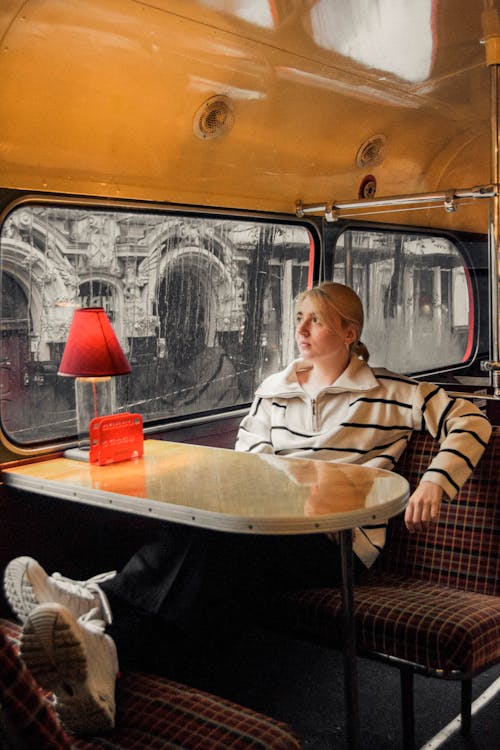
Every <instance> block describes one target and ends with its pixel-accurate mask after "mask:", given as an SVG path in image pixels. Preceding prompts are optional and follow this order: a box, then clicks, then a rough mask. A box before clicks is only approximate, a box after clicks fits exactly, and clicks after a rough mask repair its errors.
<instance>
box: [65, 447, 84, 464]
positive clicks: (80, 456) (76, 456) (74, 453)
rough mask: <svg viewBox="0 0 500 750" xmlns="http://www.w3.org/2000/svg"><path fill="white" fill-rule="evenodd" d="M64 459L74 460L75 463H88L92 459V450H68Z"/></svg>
mask: <svg viewBox="0 0 500 750" xmlns="http://www.w3.org/2000/svg"><path fill="white" fill-rule="evenodd" d="M64 458H72V459H73V460H74V461H87V463H88V462H89V459H90V449H88V448H86V449H85V448H68V450H67V451H64Z"/></svg>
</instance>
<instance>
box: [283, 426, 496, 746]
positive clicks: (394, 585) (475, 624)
mask: <svg viewBox="0 0 500 750" xmlns="http://www.w3.org/2000/svg"><path fill="white" fill-rule="evenodd" d="M437 449H438V444H437V443H436V442H435V441H434V440H433V439H432V438H431V437H430V436H429V435H426V434H424V433H416V434H414V435H413V436H412V439H411V440H410V443H409V445H408V448H407V449H406V451H405V453H404V454H403V456H402V458H401V460H400V462H399V464H398V466H397V467H396V471H398V472H399V473H401V474H403V475H404V476H405V477H406V478H407V479H408V480H409V482H410V486H411V491H413V490H414V489H415V487H416V485H417V483H418V481H419V479H420V477H421V475H422V473H423V471H424V469H425V467H426V466H427V465H428V464H429V463H430V460H431V456H432V455H433V454H434V453H435V451H436V450H437ZM499 467H500V431H499V429H498V428H496V429H495V430H494V434H493V436H492V438H491V441H490V443H489V445H488V447H487V449H486V451H485V453H484V455H483V457H482V459H481V461H480V462H479V464H478V466H477V467H476V469H475V471H474V472H473V474H472V476H471V478H470V479H469V481H468V482H467V483H466V484H465V485H464V486H463V488H462V490H461V491H460V493H459V494H458V495H457V497H456V498H455V499H454V500H453V501H452V502H451V503H448V504H443V506H442V510H441V515H440V519H439V523H438V524H437V525H436V527H435V528H434V529H432V530H430V531H428V532H426V533H420V534H409V533H408V532H407V531H406V528H405V525H404V521H403V517H402V516H399V517H397V518H396V519H393V520H392V521H391V522H390V524H389V535H388V541H387V545H386V548H385V550H384V553H383V554H382V556H381V558H380V560H379V561H377V564H376V566H375V567H374V569H372V571H370V572H369V573H368V574H367V576H366V577H365V579H364V580H363V581H362V583H360V584H359V585H357V586H356V587H355V591H354V605H355V622H356V640H357V646H358V649H359V651H360V652H362V653H364V654H366V655H368V656H374V657H377V658H382V659H385V658H387V659H388V658H390V659H391V660H394V659H395V660H401V661H400V663H399V666H400V667H401V669H402V672H401V674H402V677H403V678H404V679H405V680H406V681H407V683H406V685H405V686H404V689H405V691H407V690H408V687H409V682H410V683H411V680H412V676H413V670H415V671H420V672H425V673H427V674H431V675H432V674H436V675H437V673H438V670H442V672H440V673H439V676H440V677H445V678H446V677H450V678H455V679H456V678H458V679H462V680H463V683H462V684H463V685H464V686H465V688H464V690H465V691H466V692H465V694H466V695H467V696H468V697H470V678H471V677H472V676H473V675H475V674H478V673H479V672H481V671H483V670H484V669H486V668H487V667H489V666H491V665H493V664H495V663H496V662H498V661H499V660H500V596H499V595H500V583H499V578H500V576H499V573H500V569H499V566H500V563H499V546H500V493H499ZM279 622H280V624H281V625H283V626H284V627H286V629H287V630H290V628H291V629H292V631H294V632H295V633H297V634H300V635H303V636H306V637H308V638H310V639H313V640H318V641H320V642H322V643H326V644H330V645H333V646H338V645H339V644H340V642H341V632H342V630H341V628H342V624H341V601H340V592H339V591H338V590H336V589H310V590H303V591H295V592H291V593H290V594H288V595H287V596H286V597H285V599H284V602H283V608H282V609H281V608H280V612H279ZM410 687H411V684H410ZM410 692H411V690H410ZM466 703H467V701H466ZM468 705H469V709H468V712H466V713H463V714H462V722H463V728H464V730H465V731H467V730H468V728H469V724H470V700H468ZM403 709H404V711H405V710H406V711H407V712H408V714H409V715H412V706H406V707H405V706H404V707H403ZM403 722H404V724H405V726H406V733H407V734H406V741H405V747H411V746H412V742H413V736H412V729H411V730H410V728H409V726H408V717H406V718H405V716H403Z"/></svg>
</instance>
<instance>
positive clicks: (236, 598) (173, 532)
mask: <svg viewBox="0 0 500 750" xmlns="http://www.w3.org/2000/svg"><path fill="white" fill-rule="evenodd" d="M355 565H357V566H358V567H359V569H360V570H361V569H362V568H363V566H362V565H361V563H359V562H358V561H356V560H355ZM340 579H341V571H340V552H339V548H338V546H337V545H336V544H335V543H334V542H332V541H330V540H328V539H327V538H326V537H325V536H324V535H322V534H305V535H290V536H259V535H249V534H230V533H225V532H219V531H209V530H205V529H198V528H193V527H189V526H183V525H177V524H170V523H166V524H164V525H163V526H162V531H161V533H160V535H159V538H158V539H157V540H156V541H154V542H151V543H149V544H147V545H145V546H143V547H142V548H141V549H140V550H139V551H138V552H137V553H136V554H135V555H134V556H133V557H132V558H131V559H130V561H129V562H128V563H127V565H126V566H125V567H124V568H123V570H122V571H121V572H120V573H118V574H117V575H116V576H115V577H114V578H113V579H111V580H110V581H107V582H105V583H103V584H102V585H101V586H102V589H103V591H104V592H105V593H106V595H107V596H108V599H109V602H110V605H111V609H112V612H113V618H114V619H113V623H112V625H110V626H108V628H107V631H108V633H109V634H110V635H111V636H112V637H113V638H114V640H115V642H116V644H117V648H118V653H119V656H120V660H121V661H122V663H123V662H127V663H130V662H132V663H134V664H135V665H137V662H142V663H144V657H145V653H144V651H145V650H146V655H147V654H149V655H151V656H152V654H151V647H152V645H153V644H154V646H155V648H154V651H155V652H156V654H158V652H159V651H161V652H162V653H163V654H165V655H166V656H167V658H169V659H171V658H172V657H179V658H182V659H184V658H185V653H184V652H185V651H186V650H189V651H190V652H192V653H193V649H194V650H196V648H197V647H200V648H202V649H203V648H205V649H206V647H207V644H213V643H222V642H224V643H227V642H228V640H230V639H232V638H234V637H235V636H237V635H238V634H239V633H240V632H241V631H242V630H243V629H244V628H245V625H246V623H247V622H249V621H250V622H253V621H255V618H259V617H262V616H266V615H267V614H268V613H269V612H270V610H271V609H272V607H273V604H274V603H275V601H276V599H277V597H278V596H279V594H280V593H282V592H284V591H289V590H293V589H300V588H305V587H313V586H338V585H339V583H340ZM144 647H146V649H144ZM154 658H156V657H154ZM148 666H151V665H150V664H149V663H148Z"/></svg>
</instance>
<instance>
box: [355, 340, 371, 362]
mask: <svg viewBox="0 0 500 750" xmlns="http://www.w3.org/2000/svg"><path fill="white" fill-rule="evenodd" d="M351 353H352V354H354V356H355V357H358V359H362V360H363V361H364V362H368V360H369V359H370V352H369V351H368V349H367V348H366V346H365V345H364V344H363V342H362V341H359V340H358V341H355V342H354V344H352V345H351Z"/></svg>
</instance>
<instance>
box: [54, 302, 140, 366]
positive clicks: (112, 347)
mask: <svg viewBox="0 0 500 750" xmlns="http://www.w3.org/2000/svg"><path fill="white" fill-rule="evenodd" d="M129 372H131V367H130V365H129V362H128V359H127V358H126V356H125V354H124V353H123V351H122V348H121V346H120V343H119V341H118V339H117V338H116V335H115V332H114V330H113V327H112V325H111V323H110V321H109V318H108V316H107V315H106V313H105V312H104V310H103V309H102V307H88V308H84V309H81V310H75V312H74V315H73V320H72V321H71V326H70V329H69V333H68V340H67V341H66V346H65V349H64V353H63V356H62V359H61V364H60V366H59V375H69V376H72V377H77V378H78V377H79V378H85V377H106V376H109V375H127V374H128V373H129Z"/></svg>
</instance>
